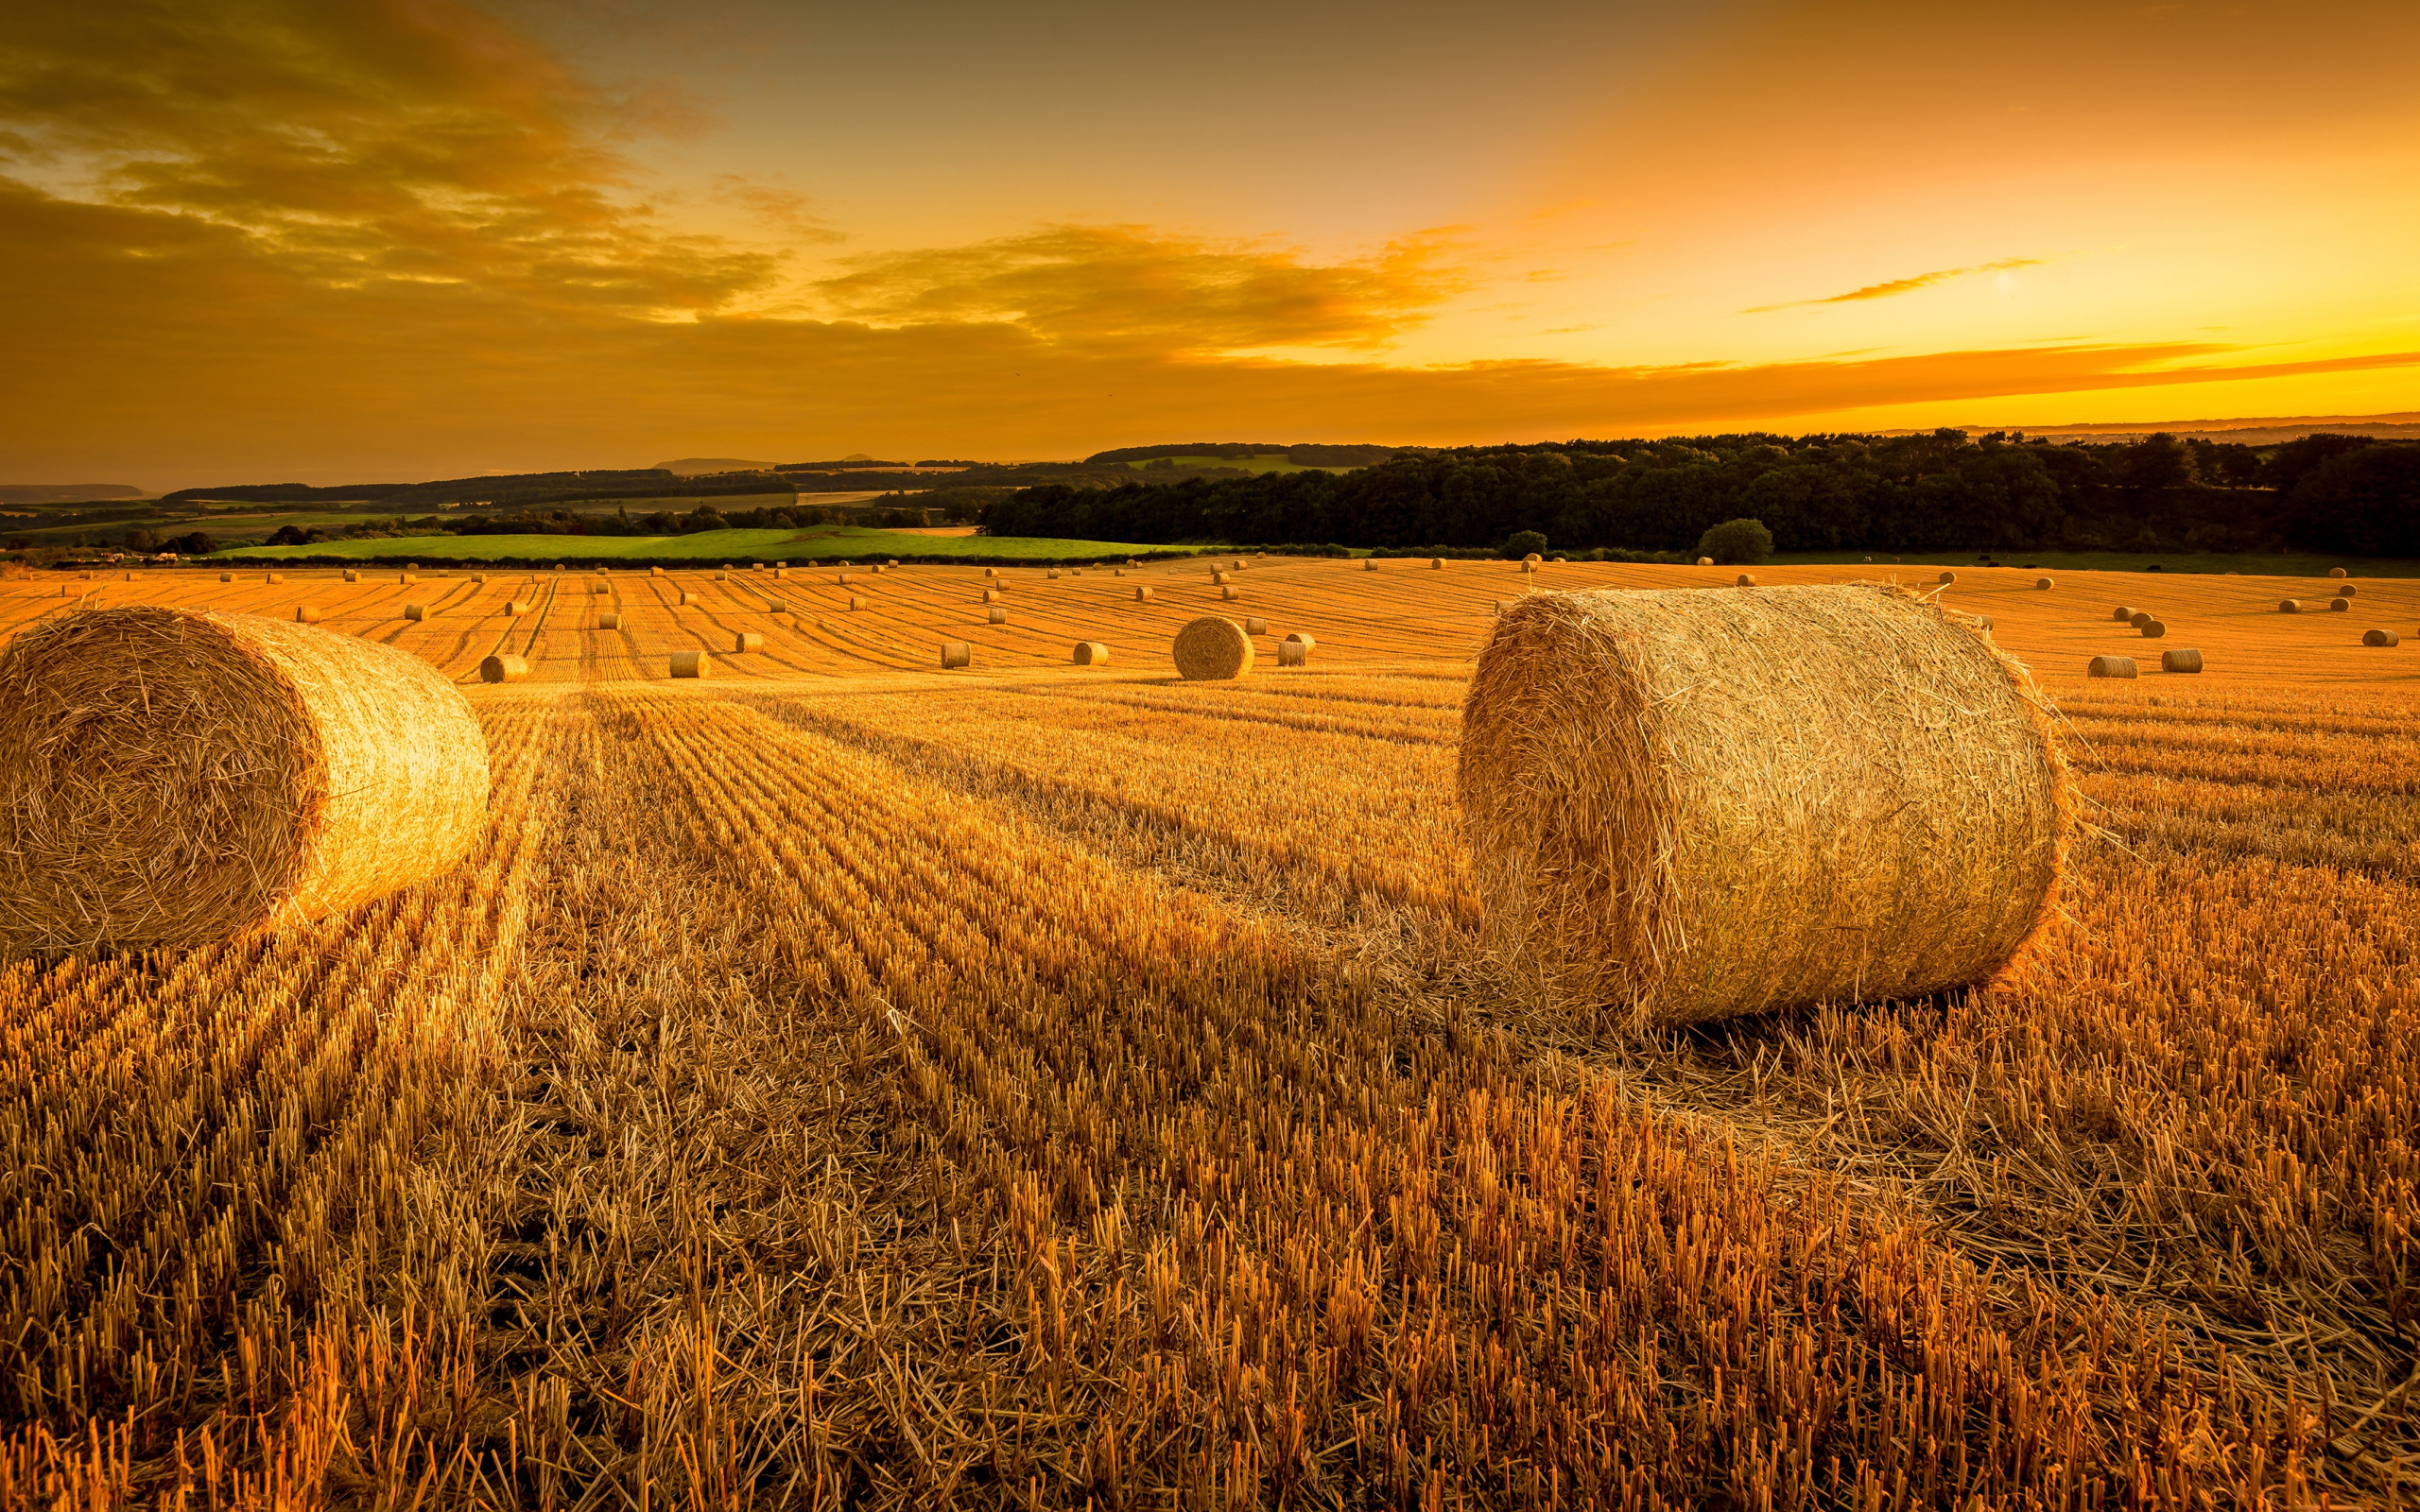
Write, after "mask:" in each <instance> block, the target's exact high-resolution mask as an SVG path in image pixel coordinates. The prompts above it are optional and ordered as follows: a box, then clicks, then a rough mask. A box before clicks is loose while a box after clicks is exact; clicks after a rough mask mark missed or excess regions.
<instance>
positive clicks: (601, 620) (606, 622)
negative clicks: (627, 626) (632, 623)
mask: <svg viewBox="0 0 2420 1512" xmlns="http://www.w3.org/2000/svg"><path fill="white" fill-rule="evenodd" d="M596 627H597V628H598V629H600V630H618V629H620V628H621V627H622V616H621V615H619V614H616V613H614V611H613V610H610V609H609V610H605V611H604V612H603V613H601V614H599V615H597V616H596Z"/></svg>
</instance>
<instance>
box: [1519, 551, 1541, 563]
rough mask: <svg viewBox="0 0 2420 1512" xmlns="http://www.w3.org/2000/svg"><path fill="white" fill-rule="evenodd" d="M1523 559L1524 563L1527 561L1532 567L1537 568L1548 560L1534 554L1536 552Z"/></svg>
mask: <svg viewBox="0 0 2420 1512" xmlns="http://www.w3.org/2000/svg"><path fill="white" fill-rule="evenodd" d="M1521 559H1522V560H1523V561H1525V562H1528V563H1529V564H1530V566H1532V567H1535V566H1536V565H1537V564H1538V563H1539V562H1541V561H1544V560H1545V559H1546V558H1543V557H1541V556H1539V555H1538V554H1537V553H1536V552H1534V551H1533V552H1530V554H1529V555H1528V556H1526V557H1523V558H1521Z"/></svg>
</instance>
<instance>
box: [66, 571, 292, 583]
mask: <svg viewBox="0 0 2420 1512" xmlns="http://www.w3.org/2000/svg"><path fill="white" fill-rule="evenodd" d="M84 576H87V577H90V576H93V575H92V574H91V573H86V574H85V575H84ZM268 581H269V582H272V583H282V582H284V581H285V574H284V573H271V574H269V575H268Z"/></svg>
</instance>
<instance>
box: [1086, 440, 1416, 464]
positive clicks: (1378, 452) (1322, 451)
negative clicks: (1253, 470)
mask: <svg viewBox="0 0 2420 1512" xmlns="http://www.w3.org/2000/svg"><path fill="white" fill-rule="evenodd" d="M1403 450H1404V448H1402V447H1400V446H1327V445H1321V444H1318V443H1305V444H1296V443H1292V442H1288V441H1184V442H1180V443H1177V444H1174V445H1169V446H1120V447H1116V448H1114V449H1113V450H1110V451H1106V452H1095V453H1094V454H1093V455H1090V456H1088V457H1085V458H1084V461H1085V463H1086V464H1088V465H1096V466H1097V465H1101V464H1114V463H1123V462H1149V461H1150V460H1151V459H1153V458H1154V457H1162V456H1184V457H1217V458H1219V459H1222V460H1225V461H1231V462H1248V461H1251V460H1252V459H1253V458H1254V457H1262V456H1282V457H1284V458H1285V459H1286V460H1287V461H1288V462H1289V463H1291V464H1293V465H1294V466H1296V467H1375V466H1377V465H1378V464H1379V463H1380V462H1383V461H1386V460H1387V459H1388V458H1389V457H1392V456H1393V455H1395V454H1396V453H1398V452H1401V451H1403Z"/></svg>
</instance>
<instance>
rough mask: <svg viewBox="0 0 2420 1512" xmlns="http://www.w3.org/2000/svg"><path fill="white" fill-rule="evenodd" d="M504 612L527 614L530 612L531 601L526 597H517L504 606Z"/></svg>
mask: <svg viewBox="0 0 2420 1512" xmlns="http://www.w3.org/2000/svg"><path fill="white" fill-rule="evenodd" d="M504 612H505V613H506V614H507V615H510V616H519V615H523V614H527V613H528V612H529V601H528V600H527V599H525V598H516V599H514V600H512V601H511V602H510V603H509V604H507V605H505V606H504Z"/></svg>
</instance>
